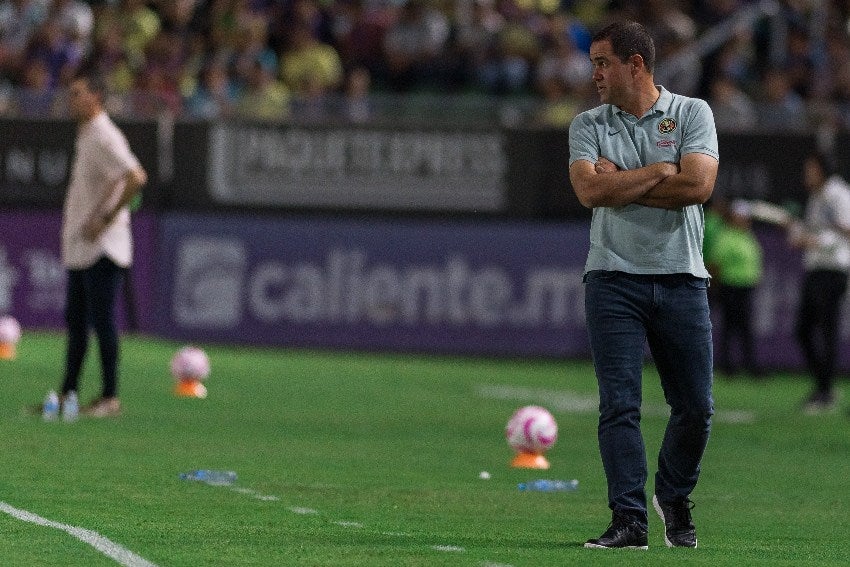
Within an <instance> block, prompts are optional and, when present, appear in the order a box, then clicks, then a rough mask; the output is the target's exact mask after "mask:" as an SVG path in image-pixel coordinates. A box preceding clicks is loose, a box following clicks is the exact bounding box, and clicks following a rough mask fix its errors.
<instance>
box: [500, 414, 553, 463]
mask: <svg viewBox="0 0 850 567" xmlns="http://www.w3.org/2000/svg"><path fill="white" fill-rule="evenodd" d="M505 438H506V439H507V440H508V445H510V446H511V447H512V448H513V449H514V450H515V451H516V452H518V453H535V454H543V453H544V452H546V451H548V450H549V449H551V448H552V446H553V445H554V444H555V441H556V440H557V439H558V424H557V423H556V422H555V418H554V417H553V416H552V414H551V413H549V410H547V409H546V408H544V407H541V406H525V407H521V408H519V409H518V410H517V411H516V412H514V414H513V415H512V416H511V418H510V419H509V420H508V424H507V426H506V427H505Z"/></svg>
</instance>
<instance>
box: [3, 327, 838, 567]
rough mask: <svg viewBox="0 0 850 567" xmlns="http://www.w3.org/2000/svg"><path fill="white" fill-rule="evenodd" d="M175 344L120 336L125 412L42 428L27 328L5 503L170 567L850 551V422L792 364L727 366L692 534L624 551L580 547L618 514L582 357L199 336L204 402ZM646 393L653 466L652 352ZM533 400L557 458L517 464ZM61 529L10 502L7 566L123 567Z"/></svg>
mask: <svg viewBox="0 0 850 567" xmlns="http://www.w3.org/2000/svg"><path fill="white" fill-rule="evenodd" d="M180 346H182V345H179V344H175V343H172V342H168V341H162V340H156V339H150V338H145V337H125V339H124V342H123V348H122V363H121V368H122V373H121V389H122V400H123V403H124V415H123V416H121V417H120V418H117V419H107V420H99V421H98V420H87V419H81V420H80V421H78V422H76V423H62V422H56V423H45V422H43V421H42V420H41V419H40V417H34V416H31V415H30V416H28V415H25V414H24V412H22V408H24V407H25V406H28V405H31V404H33V403H35V402H38V401H40V400H41V399H42V398H43V397H44V394H45V392H46V391H47V390H48V389H50V388H55V387H56V386H58V383H59V378H60V372H61V367H62V358H63V349H64V337H63V336H62V335H61V334H54V333H35V332H29V333H26V334H25V335H24V338H23V340H22V342H21V343H20V345H19V347H18V357H17V359H16V360H13V361H0V409H2V411H0V420H2V421H0V431H2V433H0V457H2V474H0V501H2V502H5V503H6V504H8V505H9V506H12V507H15V508H16V509H20V510H26V511H28V512H31V513H32V514H37V515H38V516H40V517H42V518H46V519H48V520H50V521H52V522H58V523H60V524H62V525H66V526H74V527H78V528H83V529H85V530H92V531H93V532H96V533H97V534H99V535H101V536H103V537H104V538H108V539H109V540H110V541H111V542H114V543H115V544H118V545H120V546H123V547H124V548H126V549H128V550H130V551H132V552H133V553H134V554H137V555H138V556H139V557H142V558H144V559H145V560H147V561H148V562H150V563H152V564H154V565H157V566H158V567H166V566H201V565H215V566H218V565H221V566H231V565H232V566H241V565H259V566H277V565H315V566H323V565H333V566H336V565H343V566H345V565H350V566H372V565H375V566H384V565H386V566H391V565H392V566H396V565H404V566H419V565H421V566H431V565H446V566H456V565H459V566H466V565H469V566H477V567H485V566H488V567H497V566H500V567H507V566H513V567H521V566H528V567H531V566H535V567H536V566H549V565H552V566H557V565H615V564H627V565H653V566H655V565H679V564H681V563H682V562H687V564H689V565H711V566H716V565H735V566H738V565H770V566H775V565H788V566H792V565H793V566H800V565H846V564H847V563H848V560H849V559H848V558H850V552H849V551H848V549H847V543H846V527H845V526H846V525H847V510H848V509H850V419H848V417H847V416H846V415H845V414H844V413H837V414H834V415H828V416H820V417H811V416H804V415H802V414H801V413H800V412H799V411H798V404H799V402H800V400H801V399H802V398H803V396H804V395H805V394H806V392H807V390H808V387H809V384H808V382H807V381H806V380H805V379H803V378H802V377H801V376H798V375H779V376H775V377H772V378H770V379H768V380H765V381H761V382H752V381H744V380H740V381H732V380H724V379H718V380H717V381H716V384H715V402H716V408H717V412H718V413H717V419H716V422H715V426H714V430H713V433H712V438H711V441H710V444H709V448H708V452H707V454H706V456H705V459H704V462H703V475H702V478H701V481H700V484H699V486H698V487H697V490H696V492H695V493H694V494H693V496H692V497H693V500H694V501H695V502H696V508H695V509H694V519H695V522H696V525H697V529H698V534H699V538H700V547H699V548H698V549H697V550H682V549H675V550H670V549H667V548H666V547H665V546H664V542H663V536H662V528H661V523H660V520H658V518H657V517H655V516H654V515H652V516H651V517H650V549H649V551H647V552H626V551H609V550H586V549H583V548H582V543H583V542H584V541H585V540H586V539H587V538H589V537H595V536H598V535H599V534H600V533H601V532H602V530H604V529H605V527H606V526H607V524H608V521H609V520H610V515H609V512H608V510H607V507H606V497H605V482H604V478H603V475H602V467H601V463H600V460H599V455H598V451H597V446H596V409H595V399H596V384H595V379H594V377H593V372H592V368H591V366H590V364H589V363H587V362H582V361H551V360H548V361H546V360H498V359H475V358H454V357H430V356H405V355H386V354H354V353H334V352H317V351H301V350H299V351H289V350H274V349H254V348H244V347H232V346H213V345H201V346H203V347H204V348H205V349H206V351H207V353H208V355H209V357H210V361H211V364H212V373H211V375H210V378H209V380H208V381H207V387H208V389H209V397H208V398H207V399H205V400H196V399H185V398H177V397H175V396H174V395H173V394H172V381H171V377H170V375H169V371H168V364H169V360H170V358H171V356H172V355H173V353H174V352H175V351H176V350H177V349H178V348H179V347H180ZM98 373H99V365H98V362H97V348H96V344H92V349H91V351H90V353H89V359H88V360H87V364H86V370H85V375H84V378H83V385H82V388H81V390H82V391H81V398H82V401H83V402H85V401H87V400H88V399H90V398H92V397H94V396H95V395H96V394H97V392H98V390H99V386H100V379H99V374H98ZM841 387H842V388H845V387H846V386H845V384H844V383H842V385H841ZM644 391H645V400H644V404H645V408H646V411H645V415H644V419H643V430H644V436H645V438H646V442H647V451H648V454H649V460H650V463H654V458H655V455H656V454H657V449H658V443H659V442H660V439H661V434H662V429H663V427H664V424H665V415H664V413H665V406H664V404H663V398H662V395H661V391H660V387H659V385H658V379H657V376H656V375H655V373H654V371H653V369H652V368H651V367H648V368H647V371H646V375H645V384H644ZM529 403H539V404H542V405H545V406H547V407H548V408H549V409H550V410H551V411H552V413H553V414H554V415H555V417H556V419H557V420H558V424H559V440H558V442H557V444H556V445H555V447H554V448H553V449H552V451H550V453H549V455H548V456H549V459H550V461H551V464H552V467H551V469H550V470H548V471H530V470H520V469H512V468H510V466H509V461H510V459H511V456H512V455H511V451H510V449H509V448H508V446H507V444H506V443H505V440H504V433H503V430H504V426H505V423H506V422H507V419H508V417H510V415H511V413H512V412H513V411H514V410H515V409H516V408H518V407H519V406H521V405H526V404H529ZM846 405H847V404H845V407H846ZM195 468H212V469H230V470H234V471H236V472H237V473H238V475H239V481H238V482H237V484H236V485H235V486H234V487H230V488H229V487H216V486H208V485H205V484H200V483H193V482H187V481H182V480H180V479H179V478H178V474H179V473H180V472H183V471H188V470H191V469H195ZM481 471H488V472H489V473H490V474H491V478H490V479H489V480H483V479H480V478H479V473H480V472H481ZM651 472H654V467H652V470H651ZM534 478H562V479H572V478H576V479H578V480H579V483H580V484H579V489H578V491H577V492H574V493H560V494H540V493H524V492H520V491H518V490H517V483H519V482H522V481H527V480H531V479H534ZM648 488H649V490H651V488H652V483H651V481H650V484H649V486H648ZM54 528H55V526H54V527H51V526H43V525H37V524H35V523H32V522H26V521H22V520H21V519H20V518H18V517H14V516H13V515H9V514H7V513H0V534H2V535H0V564H2V565H11V566H18V565H20V566H53V565H56V566H67V565H83V566H100V565H104V566H106V565H116V564H117V563H116V561H115V560H113V559H111V558H109V557H108V556H107V555H105V554H103V553H101V552H100V551H98V550H97V549H95V548H94V547H92V546H91V545H88V544H87V543H84V542H82V541H80V540H79V539H78V538H75V537H73V536H72V535H69V533H66V532H65V531H62V530H61V529H54Z"/></svg>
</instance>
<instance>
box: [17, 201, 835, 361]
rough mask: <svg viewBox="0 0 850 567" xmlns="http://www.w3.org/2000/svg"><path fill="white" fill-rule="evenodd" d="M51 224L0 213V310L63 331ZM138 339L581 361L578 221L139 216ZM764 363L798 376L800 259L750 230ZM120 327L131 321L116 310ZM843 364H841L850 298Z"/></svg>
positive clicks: (43, 217) (582, 246)
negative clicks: (758, 253) (758, 273)
mask: <svg viewBox="0 0 850 567" xmlns="http://www.w3.org/2000/svg"><path fill="white" fill-rule="evenodd" d="M59 222H60V214H59V213H58V212H56V211H51V212H32V211H14V212H3V213H0V234H3V239H2V241H0V313H10V314H12V315H14V316H15V317H16V318H17V319H18V320H19V321H20V323H21V325H22V326H23V327H24V328H25V329H27V328H62V327H63V317H62V309H63V305H64V282H65V274H64V271H63V270H62V268H61V265H60V264H59V251H58V250H59V239H58V233H59ZM133 223H134V231H135V242H136V255H135V258H136V260H135V263H134V267H133V269H132V272H131V274H132V282H133V290H134V299H133V305H134V306H135V312H136V313H137V315H138V330H140V331H142V332H144V333H149V334H154V335H158V336H162V337H168V338H172V339H175V340H179V341H183V342H222V343H232V344H252V345H269V346H279V347H316V348H340V349H357V350H380V351H400V352H420V353H434V354H484V355H494V356H542V357H552V358H563V357H588V356H589V347H588V342H587V336H586V330H585V327H584V306H583V305H584V288H583V285H582V283H581V274H582V269H583V264H584V259H585V256H586V253H587V246H588V240H587V239H588V226H587V223H586V222H573V223H540V222H517V221H498V222H494V221H488V222H472V221H457V220H453V221H440V222H437V221H425V220H399V219H382V220H378V219H372V218H366V219H343V218H327V217H299V218H270V217H268V218H262V217H261V218H257V217H255V216H249V215H226V216H224V215H208V214H176V213H167V214H163V215H160V216H158V217H155V216H154V215H152V214H149V213H144V212H142V213H137V214H136V215H134V220H133ZM758 229H759V230H758V231H757V233H758V236H759V239H760V241H761V242H762V245H763V246H764V250H765V261H766V265H765V277H764V280H763V282H762V284H761V285H760V286H759V288H758V290H757V292H756V296H755V321H754V326H755V332H756V336H757V341H756V343H757V344H756V346H757V351H758V353H759V358H760V360H761V362H762V364H763V365H765V366H766V367H773V368H789V369H792V368H800V367H801V365H802V359H801V356H800V352H799V348H798V347H797V345H796V342H795V340H794V337H793V325H794V314H795V311H796V304H797V292H798V286H799V283H800V277H801V265H800V257H799V254H798V253H796V252H794V251H791V250H789V249H788V247H787V245H786V244H785V241H784V237H783V234H782V233H781V232H780V231H778V230H776V229H772V228H770V227H764V226H759V227H758ZM119 304H120V305H119V306H120V307H122V308H123V309H122V310H121V311H122V324H123V325H124V327H125V328H126V327H128V326H129V325H130V323H131V321H130V318H129V317H128V315H129V310H128V309H126V306H127V304H126V303H125V302H123V301H122V302H119ZM842 323H843V325H842V329H841V333H842V335H841V336H842V342H841V348H842V350H841V354H840V366H841V368H843V369H845V370H846V369H850V301H845V303H844V311H843V314H842Z"/></svg>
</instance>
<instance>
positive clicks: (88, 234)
mask: <svg viewBox="0 0 850 567" xmlns="http://www.w3.org/2000/svg"><path fill="white" fill-rule="evenodd" d="M110 222H112V219H110V218H107V217H106V215H103V214H95V215H94V216H92V217H91V218H90V219H89V220H87V221H86V224H84V225H83V238H85V239H86V240H88V241H89V242H94V241H95V240H97V237H98V236H100V235H101V233H102V232H103V231H104V230H106V227H107V226H109V223H110Z"/></svg>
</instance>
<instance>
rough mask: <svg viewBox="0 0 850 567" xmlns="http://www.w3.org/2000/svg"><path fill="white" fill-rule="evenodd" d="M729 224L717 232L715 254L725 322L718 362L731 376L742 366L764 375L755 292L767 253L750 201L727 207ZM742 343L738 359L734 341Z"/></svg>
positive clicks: (714, 261)
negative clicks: (759, 355)
mask: <svg viewBox="0 0 850 567" xmlns="http://www.w3.org/2000/svg"><path fill="white" fill-rule="evenodd" d="M725 221H726V224H725V226H724V227H723V228H722V229H721V230H720V231H719V233H718V234H717V235H716V240H715V242H714V243H713V244H712V247H711V257H710V258H706V260H707V261H708V263H709V265H711V266H712V267H713V268H714V270H715V271H714V272H712V276H713V277H714V278H715V280H716V281H717V284H718V287H719V289H718V291H717V298H718V300H719V305H720V312H721V322H720V333H719V335H720V340H719V345H718V352H717V366H718V368H719V369H720V371H721V372H723V373H724V374H726V375H727V376H732V375H734V374H737V373H738V372H739V371H740V370H741V369H743V370H744V371H746V372H747V373H749V374H750V375H751V376H754V377H758V376H761V374H762V370H761V368H760V366H759V364H758V361H757V357H756V350H755V337H754V336H753V295H754V293H755V289H756V287H757V286H758V284H759V282H760V281H761V277H762V271H763V253H762V248H761V244H759V241H758V240H757V239H756V237H755V234H753V231H752V221H751V220H750V210H749V206H748V204H747V203H745V202H742V201H736V202H733V203H732V205H731V206H730V207H729V208H728V209H727V210H726V216H725ZM735 343H737V344H738V345H739V346H740V359H739V360H737V361H736V357H735V356H734V354H733V350H734V349H733V345H734V344H735Z"/></svg>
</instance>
